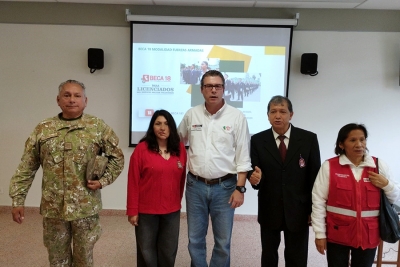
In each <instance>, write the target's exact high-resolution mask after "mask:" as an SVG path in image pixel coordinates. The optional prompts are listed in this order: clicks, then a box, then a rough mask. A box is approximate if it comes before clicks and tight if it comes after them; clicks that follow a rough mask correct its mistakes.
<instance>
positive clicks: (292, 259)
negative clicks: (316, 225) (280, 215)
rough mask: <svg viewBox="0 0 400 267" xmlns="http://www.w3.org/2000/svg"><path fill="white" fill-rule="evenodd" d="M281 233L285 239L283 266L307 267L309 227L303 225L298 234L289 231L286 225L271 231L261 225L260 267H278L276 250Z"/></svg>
mask: <svg viewBox="0 0 400 267" xmlns="http://www.w3.org/2000/svg"><path fill="white" fill-rule="evenodd" d="M282 231H283V235H284V239H285V252H284V256H285V266H286V267H307V258H308V234H309V226H308V225H307V224H305V226H304V229H302V230H301V231H298V232H291V231H289V229H287V227H286V225H284V226H282V229H278V230H271V229H268V228H266V227H263V226H262V225H261V247H262V253H261V266H262V267H277V266H278V261H279V254H278V248H279V245H280V243H281V232H282Z"/></svg>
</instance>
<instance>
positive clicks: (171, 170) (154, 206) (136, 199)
mask: <svg viewBox="0 0 400 267" xmlns="http://www.w3.org/2000/svg"><path fill="white" fill-rule="evenodd" d="M186 159H187V156H186V150H185V146H184V145H183V143H181V144H180V156H179V157H177V156H174V155H171V156H170V158H169V159H168V160H166V159H164V158H163V157H162V156H161V155H160V154H159V153H156V152H152V151H150V150H149V149H148V147H147V143H146V142H141V143H139V144H138V145H137V146H136V148H135V150H134V151H133V153H132V155H131V158H130V163H129V171H128V195H127V205H126V209H127V210H126V214H127V215H129V216H135V215H138V214H139V213H146V214H167V213H171V212H175V211H178V210H180V209H181V201H182V197H183V189H184V187H185V178H186Z"/></svg>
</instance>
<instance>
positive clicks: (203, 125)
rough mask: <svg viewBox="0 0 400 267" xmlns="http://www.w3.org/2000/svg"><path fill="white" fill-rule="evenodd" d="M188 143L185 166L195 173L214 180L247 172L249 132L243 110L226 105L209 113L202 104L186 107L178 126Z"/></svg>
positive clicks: (180, 133)
mask: <svg viewBox="0 0 400 267" xmlns="http://www.w3.org/2000/svg"><path fill="white" fill-rule="evenodd" d="M178 132H179V135H180V137H181V140H182V141H183V142H184V143H185V144H187V145H189V153H188V168H189V171H190V172H191V173H193V174H194V175H199V176H201V177H204V178H208V179H213V178H218V177H222V176H224V175H226V174H228V173H234V174H236V173H238V172H247V171H250V170H251V169H252V168H251V161H250V134H249V128H248V125H247V120H246V117H245V116H244V115H243V113H242V112H241V111H240V110H238V109H236V108H234V107H232V106H230V105H228V104H226V103H225V104H224V105H223V107H222V108H221V109H220V110H218V111H217V112H216V113H215V114H213V115H212V114H210V113H209V112H208V111H207V110H206V108H205V105H204V104H201V105H198V106H195V107H193V108H191V109H189V110H188V111H187V112H186V114H185V116H184V117H183V119H182V122H181V123H180V124H179V126H178Z"/></svg>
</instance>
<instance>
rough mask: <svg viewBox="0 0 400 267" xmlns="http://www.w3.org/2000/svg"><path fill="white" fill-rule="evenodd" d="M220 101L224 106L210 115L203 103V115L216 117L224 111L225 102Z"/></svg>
mask: <svg viewBox="0 0 400 267" xmlns="http://www.w3.org/2000/svg"><path fill="white" fill-rule="evenodd" d="M222 101H224V105H223V106H222V107H221V108H220V109H219V110H218V111H217V112H216V113H215V114H211V113H210V112H208V110H207V109H206V103H205V102H204V105H203V110H204V113H205V114H207V115H208V116H213V115H218V114H219V113H221V112H222V111H224V109H225V108H226V106H227V104H226V102H225V100H224V99H222Z"/></svg>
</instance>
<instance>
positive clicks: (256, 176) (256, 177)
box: [249, 166, 262, 185]
mask: <svg viewBox="0 0 400 267" xmlns="http://www.w3.org/2000/svg"><path fill="white" fill-rule="evenodd" d="M254 168H255V169H254V172H253V173H252V174H251V176H250V179H249V181H250V183H251V184H252V185H258V184H259V183H260V180H261V176H262V172H261V169H260V168H258V167H257V166H255V167H254Z"/></svg>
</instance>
